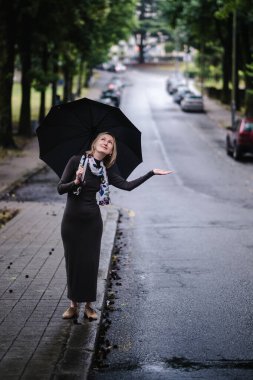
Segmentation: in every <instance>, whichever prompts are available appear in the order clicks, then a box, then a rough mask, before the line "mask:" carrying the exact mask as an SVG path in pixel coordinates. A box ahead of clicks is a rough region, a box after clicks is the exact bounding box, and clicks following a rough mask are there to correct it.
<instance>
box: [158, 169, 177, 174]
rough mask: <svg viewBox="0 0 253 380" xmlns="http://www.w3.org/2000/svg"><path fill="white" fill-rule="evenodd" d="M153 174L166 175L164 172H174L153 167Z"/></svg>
mask: <svg viewBox="0 0 253 380" xmlns="http://www.w3.org/2000/svg"><path fill="white" fill-rule="evenodd" d="M153 172H154V174H157V175H166V174H171V173H175V172H174V170H162V169H153Z"/></svg>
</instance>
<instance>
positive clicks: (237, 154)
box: [233, 144, 242, 161]
mask: <svg viewBox="0 0 253 380" xmlns="http://www.w3.org/2000/svg"><path fill="white" fill-rule="evenodd" d="M241 157H242V153H241V151H240V149H239V147H238V146H237V145H236V144H235V145H234V149H233V158H234V159H235V160H236V161H240V159H241Z"/></svg>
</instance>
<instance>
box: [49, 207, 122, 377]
mask: <svg viewBox="0 0 253 380" xmlns="http://www.w3.org/2000/svg"><path fill="white" fill-rule="evenodd" d="M108 208H109V210H108V211H107V216H106V220H105V223H104V231H103V236H102V251H101V259H100V264H99V274H98V288H97V300H96V308H97V310H98V320H97V321H93V322H88V321H85V322H84V323H82V322H81V320H82V315H81V316H79V320H78V321H77V323H75V324H74V323H73V324H72V326H71V328H70V333H69V336H68V340H67V342H66V345H65V349H64V352H63V353H62V356H61V359H60V361H59V362H58V363H57V364H56V367H55V372H54V375H53V377H52V378H53V379H54V380H60V379H61V380H62V379H65V378H68V377H71V378H73V379H74V378H75V379H79V380H86V379H87V377H88V374H89V370H90V368H91V364H92V361H93V357H94V354H95V346H96V342H97V339H98V335H99V329H100V325H101V322H102V312H103V308H104V304H105V294H106V291H107V280H108V276H109V269H110V264H111V256H112V252H113V247H114V241H115V236H116V230H117V225H118V219H119V209H118V208H117V207H115V206H109V207H108ZM79 321H80V322H79Z"/></svg>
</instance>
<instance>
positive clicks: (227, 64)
mask: <svg viewBox="0 0 253 380" xmlns="http://www.w3.org/2000/svg"><path fill="white" fill-rule="evenodd" d="M223 48H224V53H223V57H222V79H223V85H222V93H221V101H222V103H225V104H229V103H230V97H231V91H230V89H229V83H230V80H231V46H230V45H229V44H226V45H225V46H223Z"/></svg>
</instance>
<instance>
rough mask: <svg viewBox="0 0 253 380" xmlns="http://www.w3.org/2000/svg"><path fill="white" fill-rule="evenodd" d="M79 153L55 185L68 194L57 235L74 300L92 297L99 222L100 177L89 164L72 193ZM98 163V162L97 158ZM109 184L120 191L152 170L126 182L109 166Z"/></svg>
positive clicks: (100, 226) (70, 292) (146, 176)
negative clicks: (60, 243) (80, 187)
mask: <svg viewBox="0 0 253 380" xmlns="http://www.w3.org/2000/svg"><path fill="white" fill-rule="evenodd" d="M80 158H81V155H77V156H73V157H72V158H71V159H70V160H69V162H68V164H67V166H66V168H65V170H64V173H63V175H62V178H61V180H60V182H59V184H58V192H59V194H64V193H68V197H67V204H66V208H65V211H64V214H63V219H62V224H61V234H62V240H63V246H64V255H65V260H66V271H67V288H68V298H69V299H70V300H72V301H75V302H93V301H95V300H96V291H97V275H98V265H99V256H100V246H101V237H102V231H103V222H102V218H101V213H100V208H99V206H98V204H97V201H96V193H97V192H98V190H99V188H100V178H99V177H98V176H96V175H94V174H93V173H92V172H91V170H90V168H89V165H88V166H87V170H86V173H85V178H84V180H85V181H84V185H83V188H82V191H81V192H80V194H79V195H75V194H73V191H75V190H76V188H77V185H75V183H74V179H75V177H76V171H77V169H78V165H79V162H80ZM97 164H98V165H99V161H97ZM107 174H108V181H109V184H111V185H113V186H115V187H117V188H119V189H123V190H129V191H130V190H133V189H134V188H136V187H137V186H139V185H141V184H142V183H143V182H145V181H146V180H147V179H148V178H150V177H152V175H154V173H153V171H150V172H148V173H147V174H146V175H144V176H142V177H140V178H137V179H135V180H133V181H126V180H125V179H123V178H122V177H121V176H120V175H118V174H117V172H116V171H115V170H113V168H110V169H108V170H107Z"/></svg>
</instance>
